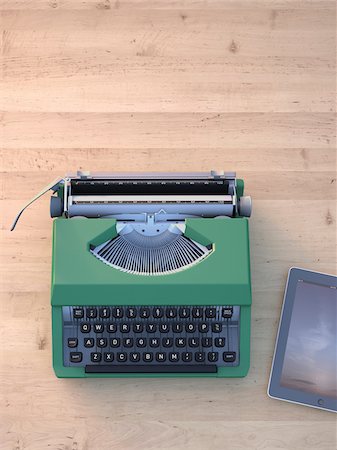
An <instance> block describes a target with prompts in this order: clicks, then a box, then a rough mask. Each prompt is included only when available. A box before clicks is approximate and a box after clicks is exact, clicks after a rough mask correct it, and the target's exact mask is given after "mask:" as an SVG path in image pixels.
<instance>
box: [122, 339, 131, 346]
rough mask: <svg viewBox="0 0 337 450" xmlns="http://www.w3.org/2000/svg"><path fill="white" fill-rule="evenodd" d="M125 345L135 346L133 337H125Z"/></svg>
mask: <svg viewBox="0 0 337 450" xmlns="http://www.w3.org/2000/svg"><path fill="white" fill-rule="evenodd" d="M123 346H124V347H125V348H131V347H133V338H124V339H123Z"/></svg>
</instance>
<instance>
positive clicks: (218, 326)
mask: <svg viewBox="0 0 337 450" xmlns="http://www.w3.org/2000/svg"><path fill="white" fill-rule="evenodd" d="M221 331H222V324H221V323H212V333H221Z"/></svg>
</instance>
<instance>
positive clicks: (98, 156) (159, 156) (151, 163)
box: [0, 146, 336, 197]
mask: <svg viewBox="0 0 337 450" xmlns="http://www.w3.org/2000/svg"><path fill="white" fill-rule="evenodd" d="M135 155H136V156H137V157H136V158H135V157H134V156H135ZM181 158H183V160H184V166H185V168H186V170H189V171H200V170H204V171H209V170H210V169H211V168H215V169H216V168H220V169H224V170H227V171H236V172H237V175H238V176H243V175H242V172H245V176H249V178H250V177H251V176H253V174H251V173H250V172H260V173H261V175H260V179H259V180H257V182H256V184H255V188H257V189H258V188H259V182H261V183H270V184H271V185H273V180H274V176H275V173H274V172H288V173H289V175H291V174H293V176H294V177H296V174H294V172H303V171H309V172H331V171H333V168H334V167H335V166H336V151H335V149H334V148H333V147H330V148H297V149H296V148H255V149H247V148H228V146H226V148H212V151H211V152H210V151H209V149H207V148H200V147H196V148H194V149H193V150H190V149H188V148H173V149H171V148H169V149H168V148H158V149H152V148H144V149H137V148H123V149H121V148H90V149H80V148H69V149H64V148H38V149H32V148H23V149H15V148H11V149H2V150H0V170H1V171H3V172H11V173H12V179H11V180H12V181H13V182H14V180H15V183H16V178H17V177H20V178H24V179H25V182H26V184H27V185H29V186H30V185H31V184H32V180H34V183H33V187H32V189H33V188H34V189H36V188H38V187H39V185H42V184H43V183H44V184H48V181H49V180H50V178H51V177H54V176H55V177H56V176H61V175H64V174H66V173H69V172H71V171H73V172H76V170H78V169H84V170H91V171H93V172H95V171H96V172H100V171H115V172H118V171H119V172H123V171H130V172H137V171H142V170H144V169H145V170H147V171H154V172H155V171H159V172H160V171H173V172H174V171H178V170H180V169H181V166H180V163H181ZM289 161H291V164H289ZM264 166H266V167H267V168H268V170H265V171H262V169H263V167H264ZM28 172H29V173H28ZM42 176H43V178H42ZM36 177H38V180H36ZM322 177H326V178H327V179H328V180H329V182H330V183H331V184H332V185H333V184H334V183H336V180H335V178H334V177H332V178H328V177H327V176H326V175H325V174H322ZM250 182H251V180H250V179H249V181H248V184H247V181H246V185H247V186H248V187H249V185H250ZM9 183H10V181H9ZM275 187H277V185H276V184H275ZM316 188H317V186H316ZM9 189H11V188H9ZM20 189H21V188H20ZM20 189H18V190H17V194H18V195H21V196H22V197H23V196H24V195H27V193H26V188H24V186H22V189H23V191H21V190H20ZM275 192H276V193H277V194H278V195H279V190H278V189H275ZM275 192H274V193H275ZM320 192H321V194H323V192H322V191H320Z"/></svg>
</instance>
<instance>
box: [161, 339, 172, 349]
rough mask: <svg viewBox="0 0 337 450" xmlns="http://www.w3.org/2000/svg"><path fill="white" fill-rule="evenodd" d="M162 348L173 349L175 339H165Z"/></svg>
mask: <svg viewBox="0 0 337 450" xmlns="http://www.w3.org/2000/svg"><path fill="white" fill-rule="evenodd" d="M162 346H163V347H165V348H170V347H173V339H172V338H163V339H162Z"/></svg>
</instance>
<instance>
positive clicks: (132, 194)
mask: <svg viewBox="0 0 337 450" xmlns="http://www.w3.org/2000/svg"><path fill="white" fill-rule="evenodd" d="M49 189H51V190H52V191H53V194H52V197H51V216H52V217H53V218H54V221H53V251H52V285H51V305H52V341H53V367H54V370H55V373H56V375H57V376H58V377H121V376H125V377H134V376H137V377H168V376H182V377H191V376H192V377H195V376H204V377H241V376H245V375H246V374H247V372H248V368H249V357H250V356H249V355H250V310H251V281H250V258H249V233H248V220H247V217H249V216H250V213H251V201H250V197H246V196H244V195H243V193H244V192H243V191H244V183H243V181H242V180H239V179H237V178H236V175H235V174H234V173H223V172H222V173H221V172H220V173H219V172H211V173H187V174H175V173H173V174H163V173H162V174H161V173H158V174H153V173H152V174H137V175H135V174H90V173H88V172H78V173H77V174H75V175H70V176H67V177H65V178H63V179H59V180H57V181H56V182H53V183H52V184H51V185H49V186H47V187H46V189H45V190H44V191H43V192H41V193H40V194H39V195H38V196H37V197H36V198H38V197H39V196H40V195H42V194H43V193H44V192H46V191H47V190H49ZM33 200H34V199H33ZM30 203H31V202H30ZM26 206H27V205H26ZM22 211H23V210H22ZM22 211H21V212H20V214H19V215H18V217H17V219H16V221H15V223H14V225H13V228H14V226H15V224H16V222H17V220H18V218H19V216H20V215H21V213H22Z"/></svg>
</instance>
